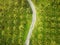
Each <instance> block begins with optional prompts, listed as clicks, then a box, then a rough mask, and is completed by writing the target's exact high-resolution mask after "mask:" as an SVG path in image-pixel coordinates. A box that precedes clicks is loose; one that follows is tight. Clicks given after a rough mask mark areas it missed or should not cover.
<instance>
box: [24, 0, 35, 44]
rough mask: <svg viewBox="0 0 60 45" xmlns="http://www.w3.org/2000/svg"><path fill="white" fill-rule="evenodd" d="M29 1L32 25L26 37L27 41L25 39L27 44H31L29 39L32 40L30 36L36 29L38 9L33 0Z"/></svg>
mask: <svg viewBox="0 0 60 45" xmlns="http://www.w3.org/2000/svg"><path fill="white" fill-rule="evenodd" d="M27 1H28V3H29V4H30V7H31V9H32V12H33V14H32V23H31V25H30V29H29V32H28V35H27V38H26V41H25V45H29V41H30V37H31V34H32V31H33V29H34V25H35V22H36V10H35V6H34V4H33V2H32V1H31V0H27Z"/></svg>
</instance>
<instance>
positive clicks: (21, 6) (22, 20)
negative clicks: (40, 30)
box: [0, 0, 32, 45]
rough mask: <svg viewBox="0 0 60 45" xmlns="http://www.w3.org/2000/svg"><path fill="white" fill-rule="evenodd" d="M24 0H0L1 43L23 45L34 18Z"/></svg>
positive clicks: (2, 44)
mask: <svg viewBox="0 0 60 45" xmlns="http://www.w3.org/2000/svg"><path fill="white" fill-rule="evenodd" d="M27 3H28V2H27V1H24V0H19V1H18V0H9V1H8V0H0V45H23V44H24V42H25V39H26V36H27V33H28V30H29V26H30V24H31V20H32V15H31V14H32V12H31V8H30V6H29V4H27Z"/></svg>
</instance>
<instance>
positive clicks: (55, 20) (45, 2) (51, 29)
mask: <svg viewBox="0 0 60 45" xmlns="http://www.w3.org/2000/svg"><path fill="white" fill-rule="evenodd" d="M33 2H34V4H35V5H36V9H37V21H36V26H35V29H34V31H33V34H32V37H31V41H30V45H60V0H33Z"/></svg>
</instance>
